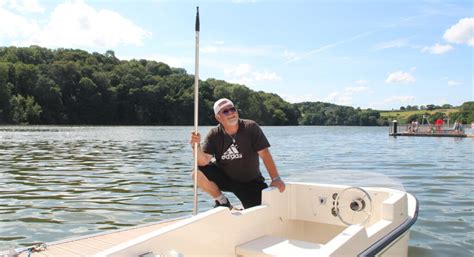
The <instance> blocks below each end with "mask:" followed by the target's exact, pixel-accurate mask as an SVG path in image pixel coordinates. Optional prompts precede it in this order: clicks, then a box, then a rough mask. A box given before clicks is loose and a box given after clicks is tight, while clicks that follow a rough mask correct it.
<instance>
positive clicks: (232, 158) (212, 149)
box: [190, 98, 285, 209]
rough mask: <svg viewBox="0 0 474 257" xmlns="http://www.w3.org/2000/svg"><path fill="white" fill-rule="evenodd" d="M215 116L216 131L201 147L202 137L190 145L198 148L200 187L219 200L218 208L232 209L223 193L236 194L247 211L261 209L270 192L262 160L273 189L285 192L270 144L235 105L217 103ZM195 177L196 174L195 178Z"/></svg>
mask: <svg viewBox="0 0 474 257" xmlns="http://www.w3.org/2000/svg"><path fill="white" fill-rule="evenodd" d="M214 114H215V118H216V120H217V121H218V122H219V124H218V125H217V127H214V128H212V129H211V130H210V131H209V133H208V135H207V137H206V139H205V141H204V144H203V145H202V146H201V145H200V142H201V136H200V134H199V133H194V132H193V133H192V134H191V140H190V143H191V145H192V146H193V151H194V144H195V143H197V144H198V156H197V158H198V165H199V171H198V172H197V175H198V179H197V180H198V186H199V188H201V189H202V190H203V191H205V192H206V193H208V194H210V195H211V196H212V197H213V198H214V200H215V206H214V207H217V206H226V207H229V209H232V205H231V204H230V202H229V200H228V199H227V197H225V196H224V195H223V194H222V191H226V192H232V193H234V194H235V196H237V198H239V200H240V201H241V202H242V205H243V206H244V208H250V207H253V206H256V205H260V204H261V201H262V195H261V191H262V190H263V189H265V188H267V187H268V186H267V184H266V183H265V179H264V178H263V176H262V173H261V172H260V167H259V159H258V158H259V157H260V158H262V160H263V163H264V164H265V167H266V169H267V171H268V174H269V175H270V178H271V180H272V182H271V184H270V186H275V187H277V188H278V189H279V190H280V192H283V191H284V190H285V183H284V182H283V180H282V179H281V178H280V176H279V174H278V170H277V168H276V165H275V162H274V161H273V158H272V155H271V153H270V151H269V150H268V147H270V144H269V143H268V140H267V138H266V137H265V135H264V134H263V131H262V130H261V129H260V127H259V126H258V124H257V123H256V122H254V121H251V120H244V119H239V113H238V112H237V109H236V108H235V106H234V104H233V103H232V101H230V100H229V99H226V98H222V99H219V100H218V101H216V102H215V103H214ZM193 175H195V174H193Z"/></svg>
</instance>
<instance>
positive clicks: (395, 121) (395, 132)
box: [393, 120, 398, 136]
mask: <svg viewBox="0 0 474 257" xmlns="http://www.w3.org/2000/svg"><path fill="white" fill-rule="evenodd" d="M397 125H398V121H397V120H393V135H394V136H396V135H397Z"/></svg>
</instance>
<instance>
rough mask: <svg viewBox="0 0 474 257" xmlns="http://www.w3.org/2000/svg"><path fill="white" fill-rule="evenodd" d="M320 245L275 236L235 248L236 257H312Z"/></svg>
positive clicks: (264, 237)
mask: <svg viewBox="0 0 474 257" xmlns="http://www.w3.org/2000/svg"><path fill="white" fill-rule="evenodd" d="M321 246H322V245H320V244H315V243H311V242H306V241H300V240H294V239H288V238H284V237H277V236H268V235H265V236H262V237H259V238H257V239H254V240H252V241H249V242H246V243H243V244H240V245H238V246H236V247H235V254H237V256H310V255H311V256H314V255H315V254H317V253H318V252H319V249H320V248H321Z"/></svg>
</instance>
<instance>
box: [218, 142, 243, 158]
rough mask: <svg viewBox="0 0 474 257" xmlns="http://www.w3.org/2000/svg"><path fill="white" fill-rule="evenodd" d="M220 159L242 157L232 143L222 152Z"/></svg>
mask: <svg viewBox="0 0 474 257" xmlns="http://www.w3.org/2000/svg"><path fill="white" fill-rule="evenodd" d="M221 159H222V160H235V159H242V154H241V153H239V150H238V149H237V145H236V144H232V145H230V146H229V149H227V151H225V152H224V154H222V157H221Z"/></svg>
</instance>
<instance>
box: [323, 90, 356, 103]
mask: <svg viewBox="0 0 474 257" xmlns="http://www.w3.org/2000/svg"><path fill="white" fill-rule="evenodd" d="M323 101H324V102H329V103H334V104H338V105H352V95H351V94H347V93H346V92H338V91H334V92H332V93H330V94H329V95H328V96H327V97H325V98H324V100H323Z"/></svg>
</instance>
